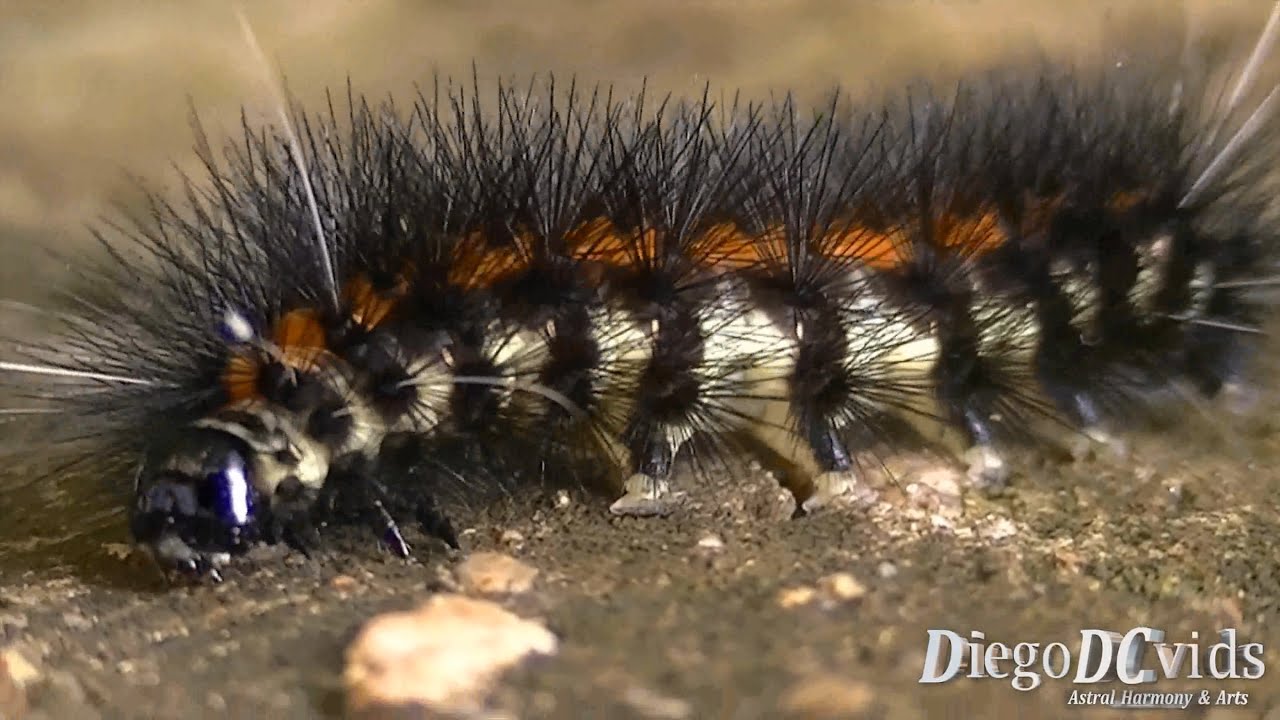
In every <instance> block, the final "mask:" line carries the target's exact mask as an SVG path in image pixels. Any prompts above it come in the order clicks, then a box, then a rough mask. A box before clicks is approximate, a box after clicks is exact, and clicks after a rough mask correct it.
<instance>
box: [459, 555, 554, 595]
mask: <svg viewBox="0 0 1280 720" xmlns="http://www.w3.org/2000/svg"><path fill="white" fill-rule="evenodd" d="M457 576H458V582H459V583H460V584H461V586H462V588H463V589H464V590H467V591H470V592H473V593H479V594H482V595H518V594H520V593H523V592H528V591H529V589H530V588H532V587H533V581H534V579H535V578H537V577H538V569H537V568H535V567H532V566H530V565H526V564H525V563H522V562H520V561H519V560H517V559H515V558H513V557H511V556H510V555H503V554H502V553H493V552H479V553H474V554H472V555H471V556H470V557H468V558H467V559H466V560H464V561H463V562H462V564H461V565H459V566H458V569H457Z"/></svg>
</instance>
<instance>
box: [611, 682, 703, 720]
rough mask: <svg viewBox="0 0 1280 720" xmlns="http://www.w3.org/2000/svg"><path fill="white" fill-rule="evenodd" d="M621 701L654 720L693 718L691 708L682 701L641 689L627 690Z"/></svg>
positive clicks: (632, 688)
mask: <svg viewBox="0 0 1280 720" xmlns="http://www.w3.org/2000/svg"><path fill="white" fill-rule="evenodd" d="M622 700H623V702H625V703H626V704H628V705H630V706H631V708H632V709H633V710H635V711H636V712H638V713H640V714H641V715H644V716H645V717H648V718H653V719H654V720H685V718H688V717H692V716H693V708H692V707H690V706H689V703H687V702H685V701H684V700H681V699H680V698H674V697H667V696H665V695H660V694H658V693H656V692H654V691H653V690H649V689H646V688H642V687H631V688H627V690H626V692H624V693H623V694H622Z"/></svg>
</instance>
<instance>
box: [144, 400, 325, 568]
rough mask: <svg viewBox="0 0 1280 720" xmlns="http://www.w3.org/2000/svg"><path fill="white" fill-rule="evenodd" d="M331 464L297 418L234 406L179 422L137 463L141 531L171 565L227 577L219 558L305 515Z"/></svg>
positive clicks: (153, 551)
mask: <svg viewBox="0 0 1280 720" xmlns="http://www.w3.org/2000/svg"><path fill="white" fill-rule="evenodd" d="M327 471H328V464H327V462H326V455H325V453H323V452H322V449H321V448H319V447H318V446H316V445H315V444H314V443H310V442H307V441H306V438H305V437H304V436H303V435H302V434H301V433H299V432H298V431H297V430H296V428H295V427H294V425H293V424H292V423H291V422H290V419H289V418H288V417H287V416H286V415H283V414H281V413H278V412H275V411H272V410H270V409H268V408H266V407H262V406H259V407H253V406H250V407H243V408H229V409H226V410H223V411H221V412H219V413H216V414H214V415H211V416H209V417H207V418H204V419H202V420H200V421H197V422H195V423H193V424H192V425H190V426H188V427H185V428H182V429H180V430H179V431H178V432H177V434H176V436H175V437H174V438H173V440H172V441H171V442H168V443H166V444H165V445H164V446H163V447H161V448H159V449H156V450H153V451H152V452H151V453H150V457H149V458H148V460H147V461H146V462H144V464H143V467H142V469H141V470H140V471H139V473H138V477H137V481H136V486H135V493H134V506H133V512H132V517H131V521H130V525H131V529H132V532H133V537H134V539H135V541H137V542H138V543H140V544H142V545H143V546H144V547H145V548H146V549H147V550H149V551H150V553H151V555H152V556H153V557H154V558H155V559H156V560H157V561H159V563H160V564H161V566H162V567H163V568H164V569H165V570H169V571H177V572H179V573H182V574H186V575H194V576H207V577H210V578H212V579H214V580H219V579H220V578H221V575H220V573H219V571H218V567H219V566H220V565H223V564H225V563H226V562H227V561H229V560H230V558H231V556H233V555H237V554H241V553H243V552H245V551H246V550H248V549H249V547H251V546H252V545H253V543H255V542H256V541H258V540H260V539H264V537H265V536H266V535H268V534H274V533H275V532H276V530H277V528H278V527H279V526H280V525H281V524H282V523H284V524H288V523H289V522H290V521H291V519H292V520H302V519H305V518H306V517H307V515H308V513H309V512H310V511H311V505H312V503H313V502H314V499H315V495H316V491H317V490H318V488H319V486H320V484H321V483H322V482H323V480H324V477H325V474H326V472H327Z"/></svg>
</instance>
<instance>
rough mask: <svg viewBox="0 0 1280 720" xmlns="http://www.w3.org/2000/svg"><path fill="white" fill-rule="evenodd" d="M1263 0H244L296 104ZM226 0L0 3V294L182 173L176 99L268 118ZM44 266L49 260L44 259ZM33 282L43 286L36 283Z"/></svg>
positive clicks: (768, 67) (730, 64) (944, 70)
mask: <svg viewBox="0 0 1280 720" xmlns="http://www.w3.org/2000/svg"><path fill="white" fill-rule="evenodd" d="M1269 6H1270V2H1269V1H1268V0H1187V2H1186V3H1184V2H1181V0H1076V1H1071V0H1064V1H1061V2H1047V1H1044V0H610V1H603V0H524V1H523V2H520V1H517V0H506V1H505V2H503V1H498V0H398V1H397V0H266V1H262V2H252V1H249V2H246V3H244V8H245V11H246V15H247V17H248V18H249V19H250V21H251V23H252V25H253V27H254V29H255V31H256V33H257V35H258V37H259V39H260V41H261V44H262V46H263V47H264V48H265V50H266V52H267V54H268V55H269V56H271V57H272V58H273V59H274V60H275V61H276V62H277V63H278V65H279V67H280V68H281V69H282V70H283V72H284V73H285V75H287V77H288V80H289V85H290V87H291V89H292V90H293V91H294V93H295V94H297V95H298V96H299V97H300V98H301V99H303V100H304V101H305V100H308V99H310V100H315V99H316V98H318V97H319V96H320V93H321V91H322V89H323V88H324V87H326V86H330V87H341V86H342V85H343V84H344V83H345V82H346V79H347V78H348V76H349V77H350V78H351V79H352V81H353V82H354V83H355V84H356V86H357V88H358V89H360V90H363V91H365V92H368V93H372V94H375V95H381V94H384V93H387V92H397V93H408V92H412V90H413V86H414V83H415V82H419V81H422V82H429V80H430V77H431V73H432V71H433V70H439V71H441V72H442V73H449V74H454V75H459V74H461V75H464V76H465V75H469V73H470V65H471V63H472V61H474V62H476V63H477V66H478V69H479V71H480V73H481V75H482V76H486V77H491V76H494V75H503V76H512V77H527V76H528V75H529V73H532V72H546V71H554V72H556V73H558V74H576V75H578V76H580V77H582V78H584V79H586V80H589V81H612V82H617V83H619V84H621V85H623V86H634V85H636V84H638V83H639V82H640V80H641V79H642V78H645V77H647V78H648V79H649V82H650V85H651V86H656V87H657V88H659V89H662V90H664V91H665V90H672V91H675V92H696V91H697V90H698V89H699V88H700V87H701V86H702V84H703V83H705V82H708V81H710V82H713V83H714V84H716V85H717V86H719V87H741V88H743V89H745V90H746V91H748V92H749V93H752V94H756V93H763V92H765V91H767V90H779V89H795V90H798V91H800V92H802V93H809V92H816V91H818V90H826V89H827V88H829V87H830V86H832V85H834V84H836V83H841V84H845V85H849V86H851V87H853V88H855V89H856V88H858V87H865V86H867V85H868V84H875V83H891V82H894V81H897V80H901V79H903V78H904V77H907V76H912V75H916V74H923V75H933V76H936V75H939V74H948V73H952V72H956V71H959V70H960V69H962V68H964V67H966V66H969V65H972V64H973V63H975V62H978V61H981V60H982V59H984V58H990V57H992V56H994V55H997V54H999V53H1002V52H1005V51H1008V50H1010V49H1016V48H1028V47H1038V48H1039V49H1041V50H1043V51H1045V52H1048V53H1051V54H1055V55H1061V54H1078V55H1081V56H1085V57H1088V56H1097V55H1098V54H1099V50H1100V48H1101V47H1103V46H1104V45H1106V46H1107V47H1110V48H1112V50H1113V51H1123V50H1124V48H1125V47H1126V45H1128V44H1130V43H1137V42H1140V41H1142V40H1143V39H1145V40H1146V41H1151V40H1153V39H1154V41H1155V42H1156V43H1158V44H1163V45H1165V46H1166V47H1167V48H1168V49H1169V51H1170V53H1171V54H1172V55H1173V56H1176V51H1177V49H1178V48H1180V47H1181V46H1182V44H1183V38H1182V37H1181V36H1180V33H1182V32H1183V30H1184V29H1186V28H1190V30H1191V32H1192V34H1193V35H1194V34H1204V35H1207V36H1214V35H1221V34H1225V33H1234V34H1238V35H1244V34H1252V33H1256V32H1257V31H1258V30H1259V29H1260V28H1261V27H1262V25H1263V23H1264V22H1265V20H1266V17H1267V13H1268V11H1269ZM231 8H232V5H231V4H230V3H228V2H226V1H225V0H209V1H200V2H196V1H193V0H184V1H183V2H170V1H164V0H115V1H112V2H107V1H104V0H56V1H53V2H50V1H46V0H3V1H0V295H5V296H14V295H17V296H29V295H30V294H31V293H32V292H38V291H39V290H40V288H39V287H30V285H31V284H32V283H31V281H29V278H30V277H31V274H30V273H29V272H27V270H26V269H25V268H26V265H27V263H38V262H40V261H39V254H38V252H37V249H38V248H39V247H41V246H50V245H52V246H56V247H60V248H66V249H69V250H71V251H73V252H80V251H81V249H83V248H87V247H88V245H87V244H82V243H85V241H86V239H87V237H88V234H87V233H86V232H85V231H84V229H83V225H84V224H85V223H86V222H89V221H92V220H93V219H94V218H95V217H97V216H98V215H99V214H100V213H102V212H103V211H104V210H106V209H108V205H107V203H108V201H110V200H112V199H122V198H128V197H129V194H128V191H129V190H130V187H131V186H130V185H129V183H128V181H127V179H126V172H128V173H133V174H135V175H138V176H141V177H143V178H146V179H147V180H148V181H150V182H153V183H158V184H169V185H171V184H172V181H173V171H172V167H173V166H175V165H176V166H178V167H186V168H190V167H191V166H192V161H193V157H192V155H191V152H190V146H191V133H190V129H189V126H188V123H187V114H188V102H189V98H190V102H191V103H193V104H194V106H195V108H196V109H197V110H198V112H199V113H200V115H201V117H202V119H203V120H204V122H205V123H206V125H207V126H208V128H209V130H210V132H211V134H213V135H214V136H215V137H216V136H217V135H218V134H219V133H220V132H223V131H226V130H228V129H234V126H235V125H236V122H237V113H238V112H239V109H240V107H241V105H242V104H244V105H245V106H246V107H247V109H248V110H249V112H250V113H251V114H253V115H255V116H261V115H262V114H263V113H264V112H266V111H268V110H269V108H270V106H269V99H268V98H269V93H268V92H267V91H266V88H265V86H264V84H263V83H262V68H261V67H260V66H259V65H257V64H255V63H254V62H252V57H253V55H252V53H251V52H250V51H249V50H248V49H247V45H246V42H245V40H244V37H243V35H242V34H241V31H240V28H239V25H238V23H237V20H236V17H235V14H234V12H233V10H232V9H231ZM54 269H55V270H56V267H54ZM39 282H44V283H47V282H49V280H48V279H45V280H41V281H39Z"/></svg>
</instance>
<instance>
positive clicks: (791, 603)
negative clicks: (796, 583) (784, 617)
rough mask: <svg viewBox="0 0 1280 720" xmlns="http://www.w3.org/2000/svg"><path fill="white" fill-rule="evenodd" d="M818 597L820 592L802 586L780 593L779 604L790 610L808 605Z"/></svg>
mask: <svg viewBox="0 0 1280 720" xmlns="http://www.w3.org/2000/svg"><path fill="white" fill-rule="evenodd" d="M817 597H818V591H817V590H815V589H814V588H811V587H806V586H800V587H794V588H786V589H785V590H783V591H782V592H780V593H778V604H779V605H781V606H782V607H783V608H786V609H790V608H793V607H799V606H801V605H808V604H809V603H811V602H813V601H814V599H815V598H817Z"/></svg>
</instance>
